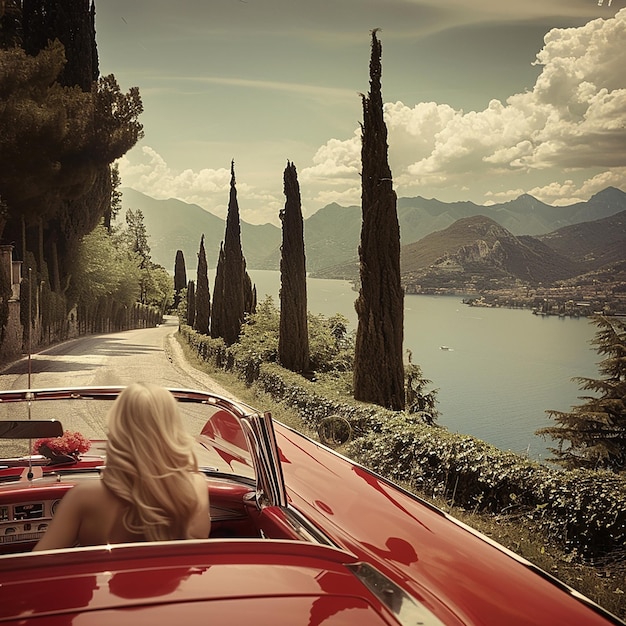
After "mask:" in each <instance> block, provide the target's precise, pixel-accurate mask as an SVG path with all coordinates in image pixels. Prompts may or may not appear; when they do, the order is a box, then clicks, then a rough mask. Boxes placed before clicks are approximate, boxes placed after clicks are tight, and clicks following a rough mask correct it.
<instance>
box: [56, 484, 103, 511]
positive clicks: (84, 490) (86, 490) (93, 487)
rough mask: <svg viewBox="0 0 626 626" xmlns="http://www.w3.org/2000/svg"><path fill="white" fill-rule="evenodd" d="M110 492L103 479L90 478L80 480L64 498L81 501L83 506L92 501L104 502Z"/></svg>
mask: <svg viewBox="0 0 626 626" xmlns="http://www.w3.org/2000/svg"><path fill="white" fill-rule="evenodd" d="M109 497H110V495H109V492H108V490H107V489H106V488H105V486H104V483H103V482H102V481H101V480H88V481H85V482H80V483H78V484H77V485H75V486H74V487H72V489H70V490H69V492H68V493H67V494H66V495H65V497H64V498H63V500H66V499H68V500H69V501H70V502H71V501H76V502H78V501H79V502H81V504H82V505H83V506H86V505H90V504H92V503H99V502H102V500H103V499H104V498H109Z"/></svg>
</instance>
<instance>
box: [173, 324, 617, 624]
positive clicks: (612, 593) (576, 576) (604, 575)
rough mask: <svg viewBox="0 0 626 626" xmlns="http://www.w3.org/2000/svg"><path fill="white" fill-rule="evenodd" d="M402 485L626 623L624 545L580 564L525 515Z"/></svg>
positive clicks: (244, 395)
mask: <svg viewBox="0 0 626 626" xmlns="http://www.w3.org/2000/svg"><path fill="white" fill-rule="evenodd" d="M176 337H177V339H178V341H179V343H180V345H181V347H182V350H183V354H184V355H185V358H186V360H187V362H188V363H189V364H190V365H192V366H193V367H195V368H196V369H198V370H201V371H203V372H205V373H206V374H207V375H209V376H210V377H211V378H213V379H214V380H215V381H216V382H217V383H218V384H220V385H221V386H222V387H225V388H227V389H229V390H230V392H231V393H233V394H234V395H235V396H236V397H237V398H239V399H240V400H241V401H242V402H245V403H247V404H250V405H252V406H255V407H257V408H259V409H263V410H264V411H270V412H271V413H272V416H273V417H274V418H275V419H276V420H278V421H280V422H282V423H283V424H286V425H287V426H290V427H291V428H294V429H295V430H298V431H299V432H301V433H303V434H304V435H306V436H308V437H310V438H312V439H317V433H315V432H314V431H313V430H312V429H310V428H308V427H307V426H305V425H304V424H303V423H302V420H301V419H300V417H299V415H298V414H297V412H296V411H294V410H292V409H289V408H287V407H285V406H284V405H282V404H280V403H279V402H276V401H275V400H273V399H272V398H271V397H270V396H269V395H268V394H265V393H262V392H259V391H258V390H257V389H256V388H255V387H248V386H247V385H246V384H245V383H244V382H243V381H242V380H240V379H239V378H238V377H237V376H236V375H235V374H232V373H229V372H225V371H224V370H220V369H217V368H215V367H213V366H212V365H211V364H210V363H207V362H205V361H202V360H200V359H199V358H198V357H197V356H196V355H195V353H193V352H192V351H191V350H190V349H189V347H188V346H187V344H186V343H185V342H184V341H183V340H181V339H180V338H179V336H178V335H176ZM402 487H404V488H405V489H408V490H409V491H412V492H413V493H415V495H417V496H419V497H421V498H423V499H424V500H427V501H429V502H431V503H433V504H434V505H435V506H437V507H438V508H440V509H442V510H443V511H445V512H446V513H449V514H450V515H452V516H453V517H455V518H456V519H458V520H459V521H461V522H463V523H465V524H467V525H468V526H471V527H472V528H474V529H476V530H477V531H479V532H481V533H482V534H484V535H486V536H487V537H490V538H491V539H493V540H495V541H497V542H498V543H500V544H501V545H503V546H505V547H506V548H508V549H509V550H512V551H513V552H515V553H516V554H519V555H520V556H522V557H523V558H525V559H527V560H528V561H530V562H531V563H534V564H535V565H536V566H537V567H539V568H541V569H542V570H544V571H546V572H548V573H549V574H551V575H552V576H554V577H555V578H558V579H559V580H560V581H562V582H564V583H565V584H567V585H569V586H570V587H572V588H573V589H575V590H576V591H578V592H580V593H582V594H583V595H585V596H587V597H588V598H590V599H591V600H593V601H594V602H596V603H597V604H599V605H600V606H602V607H604V608H605V609H606V610H608V611H610V612H611V613H613V614H615V615H617V616H618V617H619V618H620V619H622V620H624V621H626V547H625V548H624V550H623V553H622V554H618V555H614V558H612V559H611V560H610V561H609V560H607V561H606V562H603V563H595V564H594V565H590V564H584V563H580V562H577V561H576V558H575V555H571V554H567V553H565V552H564V551H563V550H562V549H560V547H559V546H558V545H555V544H554V543H553V542H551V541H549V540H548V539H547V538H546V537H545V536H543V535H542V534H541V533H539V532H538V531H537V529H536V528H535V527H534V525H533V524H532V523H531V521H530V520H528V519H527V518H525V517H524V516H523V515H518V516H503V515H497V516H496V515H486V514H481V513H474V512H471V511H467V510H465V509H462V508H460V507H456V506H454V505H453V504H451V503H450V502H448V501H443V500H441V499H437V498H433V497H431V496H430V495H429V494H425V493H420V492H417V491H415V490H414V489H412V488H411V487H409V486H408V485H402Z"/></svg>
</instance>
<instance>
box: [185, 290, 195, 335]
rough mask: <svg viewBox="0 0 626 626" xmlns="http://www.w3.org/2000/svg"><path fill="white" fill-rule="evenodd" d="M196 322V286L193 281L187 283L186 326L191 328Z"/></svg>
mask: <svg viewBox="0 0 626 626" xmlns="http://www.w3.org/2000/svg"><path fill="white" fill-rule="evenodd" d="M195 321H196V286H195V283H194V282H193V280H190V281H189V282H188V283H187V324H188V325H189V326H191V327H192V328H193V325H194V323H195Z"/></svg>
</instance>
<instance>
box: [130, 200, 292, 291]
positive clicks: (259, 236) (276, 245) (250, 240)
mask: <svg viewBox="0 0 626 626" xmlns="http://www.w3.org/2000/svg"><path fill="white" fill-rule="evenodd" d="M121 191H122V194H123V195H122V206H123V207H124V209H132V210H133V211H135V210H137V209H141V211H142V213H143V215H144V223H145V225H146V229H147V231H148V234H149V236H150V248H151V255H152V260H153V261H154V262H155V263H158V264H159V265H162V266H163V267H165V269H167V270H170V271H172V272H173V271H174V262H175V260H176V251H177V250H182V251H183V254H184V255H185V266H186V268H187V269H193V270H194V271H195V268H196V261H197V255H198V250H199V248H200V237H201V236H202V234H204V247H205V250H206V255H207V263H208V264H209V270H211V269H215V267H216V265H217V259H218V256H219V251H220V244H221V242H222V241H223V240H224V231H225V228H226V223H225V221H224V220H223V219H221V218H219V217H217V216H216V215H213V214H212V213H209V212H208V211H205V210H204V209H203V208H202V207H199V206H198V205H196V204H188V203H186V202H182V201H180V200H175V199H174V198H170V199H169V200H155V199H154V198H151V197H150V196H147V195H145V194H143V193H140V192H139V191H135V190H134V189H130V188H123V189H121ZM121 219H122V220H123V219H124V218H123V216H122V217H121ZM281 236H282V235H281V231H280V229H279V228H277V227H276V226H274V225H273V224H264V225H261V226H256V225H253V224H248V223H246V222H243V221H242V222H241V241H242V247H243V249H244V254H245V257H246V263H247V265H248V267H249V268H262V267H263V264H264V263H265V259H266V257H267V256H268V255H269V254H271V252H272V251H274V250H275V251H276V253H278V250H279V249H280V242H281ZM277 258H278V257H277ZM187 278H188V279H189V280H193V279H195V276H190V275H188V276H187Z"/></svg>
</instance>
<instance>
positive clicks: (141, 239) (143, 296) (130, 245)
mask: <svg viewBox="0 0 626 626" xmlns="http://www.w3.org/2000/svg"><path fill="white" fill-rule="evenodd" d="M125 220H126V229H125V230H124V231H122V233H121V239H122V241H123V243H124V244H125V247H126V250H127V251H128V254H129V255H130V256H131V257H134V258H135V259H136V262H137V265H138V267H139V270H140V272H141V278H140V293H139V301H140V302H141V303H142V304H147V303H148V284H149V281H150V270H151V269H152V262H151V258H152V257H151V255H150V244H149V243H148V233H147V231H146V225H145V223H144V217H143V211H142V210H141V209H137V211H133V210H132V209H128V210H127V211H126V218H125Z"/></svg>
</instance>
